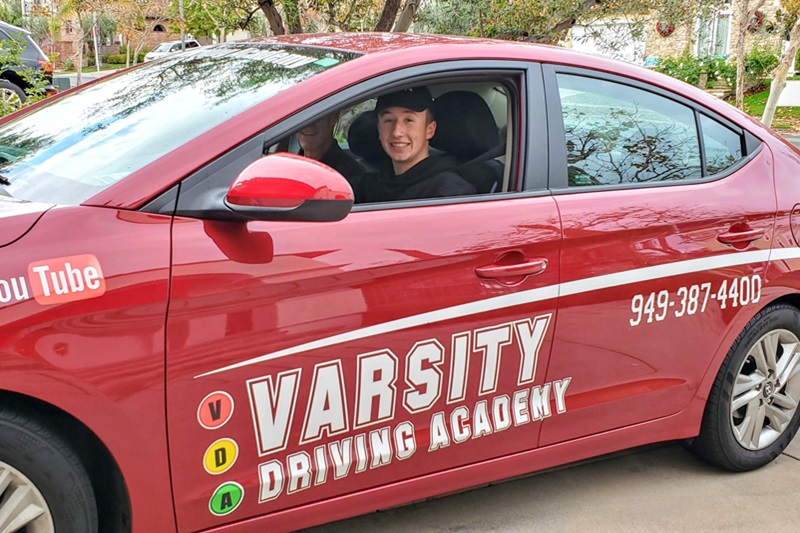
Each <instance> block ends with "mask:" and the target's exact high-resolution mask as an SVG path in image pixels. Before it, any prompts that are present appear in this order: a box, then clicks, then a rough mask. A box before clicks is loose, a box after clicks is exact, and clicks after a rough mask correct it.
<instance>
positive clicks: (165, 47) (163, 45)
mask: <svg viewBox="0 0 800 533" xmlns="http://www.w3.org/2000/svg"><path fill="white" fill-rule="evenodd" d="M170 46H172V45H171V44H169V43H161V44H159V45H158V46H156V47H155V48H153V52H167V51H169V47H170Z"/></svg>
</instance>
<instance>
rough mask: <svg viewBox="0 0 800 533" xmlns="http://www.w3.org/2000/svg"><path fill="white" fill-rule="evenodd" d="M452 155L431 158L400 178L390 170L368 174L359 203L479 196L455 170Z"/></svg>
mask: <svg viewBox="0 0 800 533" xmlns="http://www.w3.org/2000/svg"><path fill="white" fill-rule="evenodd" d="M457 166H458V160H457V159H456V158H455V157H453V156H450V155H434V156H430V157H427V158H425V159H423V160H422V161H420V162H419V163H417V164H416V165H414V166H413V167H411V168H410V169H408V170H407V171H405V172H404V173H402V174H400V175H395V173H394V170H392V168H391V167H390V168H389V169H387V170H382V171H378V172H371V173H369V174H366V175H365V176H364V177H363V179H362V180H361V183H360V184H359V186H358V187H357V188H356V190H355V194H356V203H361V204H364V203H373V202H391V201H394V200H413V199H419V198H441V197H444V196H462V195H465V194H475V193H477V190H476V189H475V187H473V186H472V184H470V183H469V182H468V181H466V180H464V178H462V177H461V176H460V175H458V173H456V172H455V168H456V167H457Z"/></svg>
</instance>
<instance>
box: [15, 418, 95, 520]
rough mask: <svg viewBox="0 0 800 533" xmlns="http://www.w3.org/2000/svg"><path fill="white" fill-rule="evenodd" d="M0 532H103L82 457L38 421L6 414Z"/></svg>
mask: <svg viewBox="0 0 800 533" xmlns="http://www.w3.org/2000/svg"><path fill="white" fill-rule="evenodd" d="M0 531H25V532H26V533H53V532H55V531H81V532H86V533H92V532H96V531H97V509H96V505H95V501H94V492H93V490H92V485H91V482H90V481H89V477H88V476H87V474H86V471H85V470H84V469H83V466H82V465H81V462H80V460H79V459H78V457H77V455H75V453H74V452H73V451H72V450H71V449H70V447H69V446H68V445H67V444H66V443H65V442H64V441H63V440H62V439H61V438H60V437H59V436H58V435H56V434H54V433H52V432H51V431H50V430H48V429H47V428H46V427H45V426H43V425H42V424H41V423H40V422H38V421H37V420H36V419H33V418H29V417H27V416H25V415H21V414H18V413H15V412H12V411H8V410H0Z"/></svg>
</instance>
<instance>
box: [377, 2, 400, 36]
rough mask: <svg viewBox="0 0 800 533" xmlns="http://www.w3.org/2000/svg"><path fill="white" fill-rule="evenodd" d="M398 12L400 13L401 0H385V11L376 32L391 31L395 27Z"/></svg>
mask: <svg viewBox="0 0 800 533" xmlns="http://www.w3.org/2000/svg"><path fill="white" fill-rule="evenodd" d="M398 11H400V0H385V3H384V4H383V11H382V12H381V16H380V18H379V19H378V23H377V24H376V25H375V31H390V30H391V29H392V26H394V21H395V19H396V18H397V12H398Z"/></svg>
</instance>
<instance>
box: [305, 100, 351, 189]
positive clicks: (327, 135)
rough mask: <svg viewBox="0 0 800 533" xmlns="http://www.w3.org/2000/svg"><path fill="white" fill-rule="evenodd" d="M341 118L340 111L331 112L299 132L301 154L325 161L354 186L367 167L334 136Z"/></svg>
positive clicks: (321, 161)
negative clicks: (342, 146)
mask: <svg viewBox="0 0 800 533" xmlns="http://www.w3.org/2000/svg"><path fill="white" fill-rule="evenodd" d="M338 120H339V114H338V113H331V114H330V115H325V116H324V117H322V118H320V119H318V120H316V121H314V122H312V123H311V124H308V125H307V126H306V127H305V128H303V129H301V130H300V131H299V132H297V140H298V142H299V143H300V148H302V150H300V155H302V156H305V157H308V158H310V159H315V160H316V161H319V162H320V163H324V164H326V165H328V166H329V167H331V168H332V169H334V170H335V171H337V172H338V173H339V174H341V175H342V176H344V177H345V178H346V179H347V181H349V182H350V185H351V186H352V187H355V186H356V184H357V183H358V182H359V180H361V178H362V176H363V175H364V173H365V169H364V168H363V167H362V166H361V165H360V164H359V163H358V162H357V161H356V160H355V159H354V158H353V157H352V156H350V155H348V154H347V153H345V152H344V151H343V150H342V149H341V148H339V144H338V143H337V142H336V139H334V137H333V128H334V127H335V126H336V122H337V121H338Z"/></svg>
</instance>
